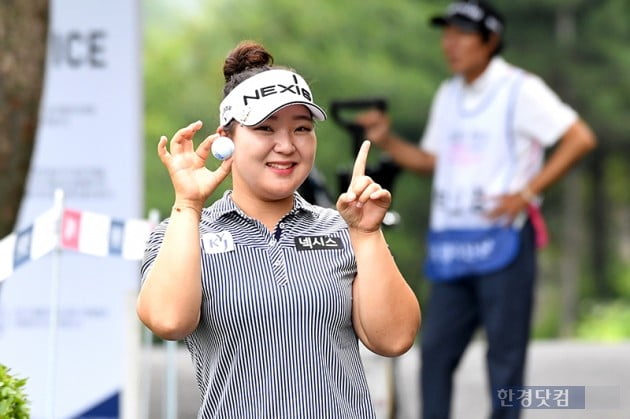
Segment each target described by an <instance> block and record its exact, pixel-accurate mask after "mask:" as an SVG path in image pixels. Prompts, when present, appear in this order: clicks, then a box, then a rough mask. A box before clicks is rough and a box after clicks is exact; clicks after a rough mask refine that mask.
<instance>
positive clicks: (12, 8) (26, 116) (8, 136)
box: [0, 0, 48, 238]
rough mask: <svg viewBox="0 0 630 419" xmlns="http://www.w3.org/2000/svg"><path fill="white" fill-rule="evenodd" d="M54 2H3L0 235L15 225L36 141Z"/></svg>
mask: <svg viewBox="0 0 630 419" xmlns="http://www.w3.org/2000/svg"><path fill="white" fill-rule="evenodd" d="M47 34H48V0H2V1H0V238H2V237H4V236H6V235H7V234H9V233H10V232H11V231H12V230H13V228H14V225H15V221H16V219H17V215H18V210H19V208H20V203H21V201H22V196H23V195H24V189H25V184H26V177H27V174H28V171H29V167H30V162H31V154H32V151H33V146H34V143H35V134H36V132H37V122H38V113H39V102H40V97H41V92H42V85H43V78H44V67H45V62H46V43H47V42H46V41H47Z"/></svg>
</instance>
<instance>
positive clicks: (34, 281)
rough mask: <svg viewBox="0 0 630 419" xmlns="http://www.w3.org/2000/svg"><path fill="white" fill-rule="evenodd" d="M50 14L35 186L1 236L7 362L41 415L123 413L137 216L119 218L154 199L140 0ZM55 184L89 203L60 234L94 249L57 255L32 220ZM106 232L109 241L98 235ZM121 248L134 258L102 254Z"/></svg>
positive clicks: (70, 199) (1, 318) (95, 0)
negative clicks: (129, 241) (147, 166)
mask: <svg viewBox="0 0 630 419" xmlns="http://www.w3.org/2000/svg"><path fill="white" fill-rule="evenodd" d="M50 19H51V20H50V31H49V43H48V59H47V68H46V76H45V81H44V92H43V96H42V104H41V107H40V118H39V127H38V132H37V138H36V146H35V150H34V155H33V159H32V164H31V170H30V172H29V178H28V183H27V193H26V196H25V199H24V201H23V202H22V206H21V209H20V216H19V220H18V224H17V226H16V229H15V234H13V235H10V236H9V237H7V238H5V239H4V240H3V241H2V242H0V254H1V255H3V256H2V257H3V259H2V260H3V261H4V260H7V259H4V258H5V257H7V255H9V257H10V260H11V263H10V264H9V263H7V264H5V263H4V262H2V263H0V277H5V278H6V277H7V276H8V275H10V277H9V278H8V279H5V280H4V281H3V282H2V292H1V293H0V362H2V363H3V364H5V365H7V366H9V367H10V368H11V369H12V371H13V372H14V373H15V374H17V375H19V376H20V377H24V378H27V383H26V393H27V394H28V396H29V399H30V400H31V413H32V415H31V417H32V418H33V419H41V418H52V417H54V418H55V419H65V418H90V417H99V418H118V417H120V416H121V408H120V407H119V406H120V404H121V400H122V399H123V396H124V394H123V388H124V386H125V382H126V381H127V377H126V374H127V373H126V371H128V370H129V369H130V364H131V361H130V360H129V358H128V357H127V350H128V343H129V341H130V339H129V336H130V335H129V330H130V329H131V328H132V327H135V326H136V322H137V318H136V317H135V316H133V315H132V313H133V311H132V310H133V308H132V307H130V306H132V304H133V298H134V296H135V295H136V293H137V289H138V285H139V263H138V261H137V257H136V256H137V255H135V254H133V255H130V254H129V252H130V250H129V249H131V247H128V246H127V245H126V244H125V242H124V229H125V228H126V227H127V224H126V223H123V224H121V222H120V221H115V220H138V219H141V218H142V213H143V208H142V207H143V202H144V198H143V189H144V180H143V168H142V161H143V159H142V150H143V139H142V136H143V135H142V121H143V115H142V106H143V103H142V90H143V89H142V71H141V60H142V54H141V48H140V40H141V30H142V24H141V22H140V2H139V1H137V0H110V1H102V0H53V1H51V8H50ZM56 189H62V190H63V191H64V196H65V206H66V207H68V208H80V209H81V214H80V217H79V218H80V219H79V221H80V222H81V228H79V227H80V226H78V225H76V224H72V222H69V223H68V224H66V225H65V227H64V228H65V229H62V230H60V231H61V233H62V237H61V238H60V240H66V242H67V243H66V244H67V245H68V247H69V246H70V245H71V244H73V245H76V248H77V249H83V250H84V251H83V253H81V252H72V251H63V252H61V254H60V256H59V264H58V265H55V264H54V263H53V262H56V261H57V260H56V259H54V258H53V257H52V254H49V253H47V252H48V251H49V250H50V246H51V245H53V246H54V243H56V242H55V241H54V239H53V242H49V241H48V239H50V235H42V233H41V231H42V230H41V229H47V228H51V227H50V225H48V224H47V222H46V221H40V222H38V221H35V223H34V222H33V220H35V219H36V218H37V217H38V216H39V215H40V214H43V213H45V212H46V210H47V209H48V208H49V207H50V206H51V203H52V202H53V198H54V191H55V190H56ZM97 214H101V215H102V216H101V217H99V216H98V215H97ZM110 217H111V221H110V222H109V223H108V222H107V220H110ZM74 221H76V220H74ZM31 225H32V228H31ZM121 227H122V230H121ZM130 228H131V229H133V228H135V227H130ZM101 233H102V234H103V235H105V236H106V239H104V240H105V243H103V242H100V241H99V240H100V239H98V240H97V239H96V238H97V237H104V236H103V235H101ZM121 233H122V236H121V235H120V234H121ZM46 237H47V238H46ZM12 249H13V250H12ZM111 252H119V253H120V255H121V256H129V257H128V258H127V259H125V257H97V256H106V255H108V254H110V253H111ZM132 253H133V252H132ZM57 267H58V275H59V289H58V290H59V294H58V296H59V297H58V298H59V300H58V301H59V310H58V316H59V322H58V330H57V332H56V333H57V339H56V345H55V348H51V347H49V342H50V340H49V324H50V323H49V320H50V318H51V311H50V307H51V294H54V290H53V289H51V283H52V281H51V279H52V276H53V271H54V270H56V269H57ZM53 349H54V351H53ZM51 353H55V354H56V356H55V360H54V363H53V362H49V357H50V354H51ZM51 364H54V365H51ZM51 367H52V368H51ZM50 371H54V375H53V377H52V380H51V379H50V375H52V374H49V372H50ZM51 389H52V391H54V393H52V392H51ZM51 394H52V396H51Z"/></svg>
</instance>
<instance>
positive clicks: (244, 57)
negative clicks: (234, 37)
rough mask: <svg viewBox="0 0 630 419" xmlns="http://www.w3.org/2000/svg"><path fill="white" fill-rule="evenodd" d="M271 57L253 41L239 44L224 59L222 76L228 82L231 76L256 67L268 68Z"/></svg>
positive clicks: (271, 60) (271, 61)
mask: <svg viewBox="0 0 630 419" xmlns="http://www.w3.org/2000/svg"><path fill="white" fill-rule="evenodd" d="M272 64H273V57H272V56H271V54H270V53H269V52H267V50H266V49H265V47H263V46H262V45H261V44H259V43H258V42H255V41H242V42H240V43H239V44H238V45H237V46H236V47H235V48H234V49H233V50H232V51H230V54H229V55H228V56H227V58H226V59H225V63H224V65H223V75H224V76H225V81H226V82H229V81H230V79H231V78H232V76H234V75H235V74H239V73H242V72H244V71H246V70H249V69H253V68H258V67H270V66H271V65H272Z"/></svg>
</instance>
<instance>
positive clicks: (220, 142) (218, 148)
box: [212, 137, 234, 160]
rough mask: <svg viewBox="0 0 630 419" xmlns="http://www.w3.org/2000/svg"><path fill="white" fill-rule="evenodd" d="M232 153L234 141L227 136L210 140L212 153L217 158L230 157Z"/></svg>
mask: <svg viewBox="0 0 630 419" xmlns="http://www.w3.org/2000/svg"><path fill="white" fill-rule="evenodd" d="M232 153H234V143H233V142H232V140H231V139H229V138H228V137H219V138H217V139H216V140H214V141H213V142H212V155H213V156H214V157H215V158H217V159H219V160H225V159H228V158H230V157H232Z"/></svg>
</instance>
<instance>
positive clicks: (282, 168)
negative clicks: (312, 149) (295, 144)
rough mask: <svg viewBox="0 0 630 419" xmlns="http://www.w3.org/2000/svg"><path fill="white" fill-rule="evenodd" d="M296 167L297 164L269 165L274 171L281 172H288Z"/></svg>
mask: <svg viewBox="0 0 630 419" xmlns="http://www.w3.org/2000/svg"><path fill="white" fill-rule="evenodd" d="M296 165H297V163H267V166H268V167H271V168H272V169H279V170H287V169H290V168H292V167H294V166H296Z"/></svg>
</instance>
